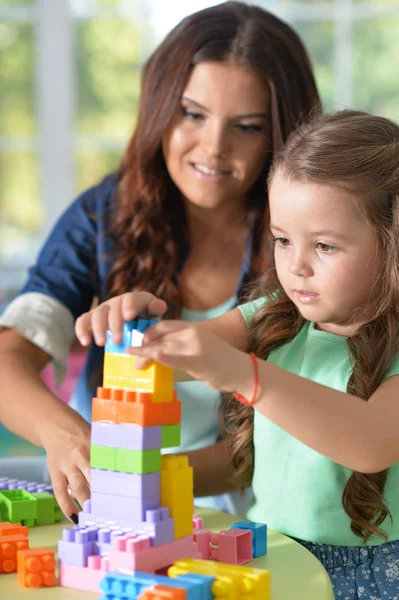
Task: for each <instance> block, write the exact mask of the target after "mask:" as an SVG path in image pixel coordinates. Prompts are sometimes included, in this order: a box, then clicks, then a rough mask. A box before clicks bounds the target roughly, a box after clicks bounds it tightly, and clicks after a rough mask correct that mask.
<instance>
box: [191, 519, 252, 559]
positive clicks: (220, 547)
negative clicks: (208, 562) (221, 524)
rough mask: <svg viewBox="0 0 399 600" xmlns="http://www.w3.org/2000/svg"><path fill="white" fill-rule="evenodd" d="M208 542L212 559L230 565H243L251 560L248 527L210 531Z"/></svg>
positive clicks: (250, 538) (250, 534)
mask: <svg viewBox="0 0 399 600" xmlns="http://www.w3.org/2000/svg"><path fill="white" fill-rule="evenodd" d="M210 543H211V548H210V557H211V558H213V560H218V561H220V562H224V563H229V564H231V565H243V564H244V563H247V562H250V561H251V560H252V531H250V530H249V529H237V528H235V529H229V530H228V531H224V530H222V531H220V532H219V533H210ZM215 546H216V547H215ZM197 547H198V546H197Z"/></svg>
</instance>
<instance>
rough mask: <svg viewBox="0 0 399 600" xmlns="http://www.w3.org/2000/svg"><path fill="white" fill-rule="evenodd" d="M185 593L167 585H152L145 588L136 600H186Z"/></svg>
mask: <svg viewBox="0 0 399 600" xmlns="http://www.w3.org/2000/svg"><path fill="white" fill-rule="evenodd" d="M186 598H187V592H186V590H183V589H181V588H175V587H169V586H168V585H152V586H150V587H148V588H145V590H143V592H142V593H141V594H140V596H138V598H137V600H186Z"/></svg>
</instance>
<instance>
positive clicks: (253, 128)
mask: <svg viewBox="0 0 399 600" xmlns="http://www.w3.org/2000/svg"><path fill="white" fill-rule="evenodd" d="M237 127H238V129H240V130H241V131H244V132H245V133H262V131H263V128H262V126H261V125H255V124H253V125H244V123H240V124H239V125H237Z"/></svg>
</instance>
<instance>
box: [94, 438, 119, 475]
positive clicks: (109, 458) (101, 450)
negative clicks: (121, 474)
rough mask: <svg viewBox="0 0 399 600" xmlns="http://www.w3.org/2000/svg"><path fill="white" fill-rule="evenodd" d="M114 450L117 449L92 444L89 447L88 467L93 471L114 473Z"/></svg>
mask: <svg viewBox="0 0 399 600" xmlns="http://www.w3.org/2000/svg"><path fill="white" fill-rule="evenodd" d="M116 450H117V448H110V447H109V446H97V445H96V444H92V445H91V447H90V466H91V467H92V468H93V469H106V470H108V471H116Z"/></svg>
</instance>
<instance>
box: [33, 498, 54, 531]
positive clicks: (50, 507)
mask: <svg viewBox="0 0 399 600" xmlns="http://www.w3.org/2000/svg"><path fill="white" fill-rule="evenodd" d="M32 496H34V497H35V498H36V500H37V519H36V525H54V523H55V517H56V507H57V508H58V505H57V502H56V499H55V496H54V495H53V494H49V493H48V492H35V493H34V492H32ZM58 511H59V508H58ZM58 511H57V512H58Z"/></svg>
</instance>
